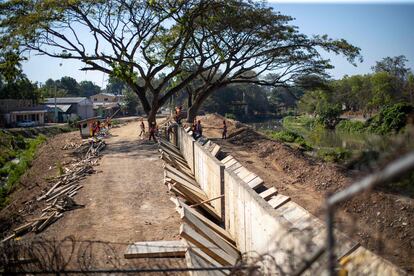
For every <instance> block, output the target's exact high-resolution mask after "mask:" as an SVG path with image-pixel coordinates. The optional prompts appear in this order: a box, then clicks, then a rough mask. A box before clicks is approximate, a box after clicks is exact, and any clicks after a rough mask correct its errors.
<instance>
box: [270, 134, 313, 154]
mask: <svg viewBox="0 0 414 276" xmlns="http://www.w3.org/2000/svg"><path fill="white" fill-rule="evenodd" d="M267 136H269V137H270V138H272V139H276V140H278V141H281V142H284V143H295V144H298V145H299V146H300V147H302V148H303V149H304V150H312V147H311V146H310V145H309V144H308V143H307V142H306V141H305V138H303V137H302V136H301V135H299V134H297V133H294V132H292V131H289V130H281V131H268V132H267Z"/></svg>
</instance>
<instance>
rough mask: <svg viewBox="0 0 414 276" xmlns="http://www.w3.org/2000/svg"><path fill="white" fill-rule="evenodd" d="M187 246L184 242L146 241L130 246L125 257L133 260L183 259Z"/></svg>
mask: <svg viewBox="0 0 414 276" xmlns="http://www.w3.org/2000/svg"><path fill="white" fill-rule="evenodd" d="M186 251H187V245H186V244H184V243H183V242H182V241H145V242H136V243H134V244H130V245H128V247H127V249H126V251H125V254H124V257H125V258H126V259H132V258H183V257H184V256H185V252H186Z"/></svg>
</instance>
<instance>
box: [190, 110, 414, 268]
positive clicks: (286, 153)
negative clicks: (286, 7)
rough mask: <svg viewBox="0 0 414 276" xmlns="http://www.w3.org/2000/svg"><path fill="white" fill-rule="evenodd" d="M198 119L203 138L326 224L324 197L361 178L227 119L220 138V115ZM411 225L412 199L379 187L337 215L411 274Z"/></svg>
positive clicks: (353, 233)
mask: <svg viewBox="0 0 414 276" xmlns="http://www.w3.org/2000/svg"><path fill="white" fill-rule="evenodd" d="M198 119H200V120H201V122H202V123H203V126H204V133H205V135H206V136H207V137H209V138H212V139H213V140H214V141H215V142H216V143H218V144H219V145H220V146H221V148H222V150H223V151H225V152H226V153H228V154H231V155H233V156H234V157H235V158H236V159H237V160H239V161H240V162H241V163H242V165H243V166H245V167H246V168H247V169H248V170H250V171H252V172H254V173H255V174H257V175H259V176H260V177H261V178H262V179H263V180H264V181H265V183H266V185H267V186H269V187H267V188H270V186H274V187H275V188H276V189H277V190H279V191H280V192H281V193H283V194H285V195H287V196H289V197H291V198H292V200H293V201H295V202H296V203H298V204H299V205H301V206H302V207H304V208H305V209H307V210H308V211H310V212H311V213H312V214H314V215H315V216H317V217H319V218H320V219H321V220H324V215H325V213H324V200H325V197H326V195H327V194H329V193H332V192H335V191H339V190H342V189H344V188H345V187H347V186H349V185H350V184H351V183H353V182H354V181H355V180H356V179H358V178H360V177H361V176H362V175H361V174H355V173H354V172H352V171H348V170H346V169H345V168H344V167H342V166H338V165H336V164H334V163H329V162H324V161H323V160H321V159H317V158H313V157H310V156H308V155H305V154H304V153H303V151H301V150H299V149H296V148H293V147H290V146H288V145H285V144H283V143H281V142H279V141H276V140H272V139H270V138H268V137H266V136H264V135H262V134H260V133H258V132H256V131H254V130H253V129H252V128H250V127H248V126H246V125H243V124H241V123H238V122H236V121H231V120H228V129H229V133H228V136H229V139H228V140H222V139H221V129H220V126H221V124H222V120H223V118H222V117H220V116H216V115H206V116H200V117H198ZM412 221H414V200H413V199H412V198H407V197H405V196H401V195H399V194H397V193H392V192H390V191H389V190H383V189H377V190H374V191H372V192H370V193H368V194H364V195H360V196H358V197H357V198H355V199H353V200H351V201H348V202H346V203H345V204H343V205H342V206H341V207H340V208H339V209H338V212H337V217H336V223H337V227H338V229H340V230H341V231H343V232H345V233H347V234H348V235H349V236H350V237H351V238H353V239H354V240H355V241H357V242H359V243H361V244H362V245H363V246H365V247H367V248H368V249H370V250H372V251H374V252H375V253H377V254H379V255H381V256H383V257H384V258H386V259H388V260H390V261H391V262H393V263H395V264H397V265H398V266H400V267H402V268H403V269H405V270H407V271H411V272H412V271H414V264H413V263H412V261H411V260H412V258H413V256H414V227H412V225H411V224H412Z"/></svg>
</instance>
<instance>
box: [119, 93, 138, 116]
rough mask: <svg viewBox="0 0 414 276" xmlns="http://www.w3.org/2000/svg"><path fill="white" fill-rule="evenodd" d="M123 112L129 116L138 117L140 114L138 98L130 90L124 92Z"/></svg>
mask: <svg viewBox="0 0 414 276" xmlns="http://www.w3.org/2000/svg"><path fill="white" fill-rule="evenodd" d="M122 95H123V97H122V100H121V110H122V112H124V113H125V114H127V115H130V116H131V115H137V114H138V113H139V112H140V108H139V107H140V104H139V99H138V96H137V95H136V94H135V93H134V92H133V91H131V90H130V89H125V90H124V91H122Z"/></svg>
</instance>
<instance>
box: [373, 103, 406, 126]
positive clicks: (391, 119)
mask: <svg viewBox="0 0 414 276" xmlns="http://www.w3.org/2000/svg"><path fill="white" fill-rule="evenodd" d="M413 112H414V107H413V106H412V105H409V104H406V103H398V104H395V105H391V106H387V107H384V108H382V109H381V111H380V112H379V113H378V114H377V115H375V116H374V117H372V118H371V119H370V120H369V121H368V125H369V127H368V130H369V131H371V132H374V133H378V134H388V133H391V132H398V131H400V130H401V129H403V128H404V127H405V125H406V123H407V115H408V114H410V113H413Z"/></svg>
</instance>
